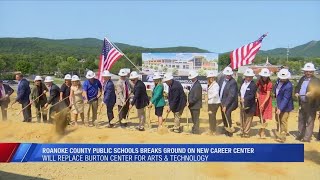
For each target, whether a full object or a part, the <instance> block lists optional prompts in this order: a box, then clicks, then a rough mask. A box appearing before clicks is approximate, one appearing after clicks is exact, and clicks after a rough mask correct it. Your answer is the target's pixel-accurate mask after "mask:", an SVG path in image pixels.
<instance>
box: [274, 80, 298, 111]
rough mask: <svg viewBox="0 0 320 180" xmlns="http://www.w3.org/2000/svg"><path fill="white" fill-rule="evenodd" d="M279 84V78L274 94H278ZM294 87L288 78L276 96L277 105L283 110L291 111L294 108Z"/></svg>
mask: <svg viewBox="0 0 320 180" xmlns="http://www.w3.org/2000/svg"><path fill="white" fill-rule="evenodd" d="M278 85H279V80H277V82H276V85H275V86H274V89H273V90H274V94H275V95H276V89H277V86H278ZM292 91H293V87H292V84H291V82H290V81H289V80H288V81H287V82H285V83H284V84H283V85H282V86H281V88H280V90H279V92H278V95H277V96H276V99H277V107H278V108H279V109H280V111H281V112H290V111H292V110H293V99H292Z"/></svg>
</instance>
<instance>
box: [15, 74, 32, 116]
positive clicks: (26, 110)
mask: <svg viewBox="0 0 320 180" xmlns="http://www.w3.org/2000/svg"><path fill="white" fill-rule="evenodd" d="M16 80H17V81H18V89H17V98H16V99H15V101H13V103H12V104H15V103H16V102H19V103H20V104H21V105H22V109H23V111H22V114H23V122H31V120H32V116H31V106H30V99H29V96H30V94H31V90H30V86H29V81H28V80H26V79H25V78H23V75H22V74H21V73H18V74H16Z"/></svg>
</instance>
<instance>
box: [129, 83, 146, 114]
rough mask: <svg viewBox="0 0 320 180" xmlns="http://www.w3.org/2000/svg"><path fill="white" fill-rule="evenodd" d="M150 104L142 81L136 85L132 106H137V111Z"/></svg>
mask: <svg viewBox="0 0 320 180" xmlns="http://www.w3.org/2000/svg"><path fill="white" fill-rule="evenodd" d="M148 104H149V98H148V95H147V90H146V86H145V85H144V83H143V82H142V81H140V80H138V81H137V83H136V84H135V85H134V88H133V100H132V102H131V105H135V106H136V108H137V109H141V108H144V107H146V106H147V105H148Z"/></svg>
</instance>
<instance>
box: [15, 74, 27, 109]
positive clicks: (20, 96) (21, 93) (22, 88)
mask: <svg viewBox="0 0 320 180" xmlns="http://www.w3.org/2000/svg"><path fill="white" fill-rule="evenodd" d="M30 93H31V90H30V86H29V81H28V80H26V79H21V80H20V82H19V85H18V91H17V98H16V101H17V102H19V103H21V104H22V103H26V102H30V98H29V96H30Z"/></svg>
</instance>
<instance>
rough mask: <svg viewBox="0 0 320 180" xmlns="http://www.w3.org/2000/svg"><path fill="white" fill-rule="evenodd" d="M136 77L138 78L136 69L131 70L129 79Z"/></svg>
mask: <svg viewBox="0 0 320 180" xmlns="http://www.w3.org/2000/svg"><path fill="white" fill-rule="evenodd" d="M137 78H139V74H138V73H137V71H132V72H131V73H130V77H129V79H137Z"/></svg>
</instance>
